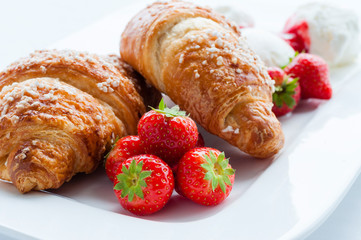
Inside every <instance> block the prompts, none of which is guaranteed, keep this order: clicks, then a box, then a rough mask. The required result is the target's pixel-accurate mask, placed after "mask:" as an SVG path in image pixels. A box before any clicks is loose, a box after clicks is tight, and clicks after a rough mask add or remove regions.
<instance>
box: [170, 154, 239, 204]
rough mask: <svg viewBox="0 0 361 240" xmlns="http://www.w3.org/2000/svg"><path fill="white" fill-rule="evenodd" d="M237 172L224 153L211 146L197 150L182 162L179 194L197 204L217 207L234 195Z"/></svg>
mask: <svg viewBox="0 0 361 240" xmlns="http://www.w3.org/2000/svg"><path fill="white" fill-rule="evenodd" d="M234 173H235V170H234V169H232V168H231V166H230V165H229V163H228V159H225V158H224V153H223V152H222V153H221V152H220V151H218V150H216V149H213V148H208V147H204V148H194V149H192V150H190V151H189V152H187V153H186V154H185V155H184V156H183V157H182V159H181V160H180V161H179V164H178V170H177V179H176V181H177V184H178V191H180V194H181V195H183V196H185V197H187V198H189V199H190V200H192V201H194V202H196V203H199V204H202V205H206V206H209V205H217V204H219V203H221V202H222V201H223V200H224V199H226V198H227V197H228V195H229V193H230V192H231V190H232V185H233V182H234Z"/></svg>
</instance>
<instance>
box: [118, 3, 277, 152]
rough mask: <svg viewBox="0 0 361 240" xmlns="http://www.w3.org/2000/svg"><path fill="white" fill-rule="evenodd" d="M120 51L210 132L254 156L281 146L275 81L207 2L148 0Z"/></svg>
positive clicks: (234, 29) (135, 18) (273, 150)
mask: <svg viewBox="0 0 361 240" xmlns="http://www.w3.org/2000/svg"><path fill="white" fill-rule="evenodd" d="M120 53H121V55H122V57H123V59H124V60H125V61H126V62H128V63H129V64H130V65H131V66H132V67H134V68H135V69H136V70H137V71H139V72H140V73H141V74H142V75H143V76H144V77H145V78H146V79H147V81H149V82H150V83H151V84H153V85H154V86H155V87H156V88H157V89H158V90H160V91H162V92H164V93H165V94H167V95H168V96H169V97H170V98H171V99H172V100H173V101H174V102H175V103H176V104H178V105H180V107H181V108H182V109H184V110H186V111H187V112H189V113H190V114H191V117H192V118H193V119H195V120H196V121H197V122H198V123H199V124H201V125H202V126H203V127H204V128H205V129H206V130H208V131H209V132H211V133H213V134H215V135H217V136H220V137H222V138H223V139H225V140H227V141H228V142H229V143H231V144H233V145H235V146H237V147H238V148H239V149H241V150H242V151H244V152H246V153H248V154H250V155H252V156H255V157H258V158H267V157H271V156H273V155H274V154H276V153H277V152H278V151H279V150H280V149H281V148H282V147H283V143H284V135H283V132H282V129H281V125H280V123H279V121H278V120H277V118H276V117H275V115H274V114H273V112H272V110H271V109H272V91H273V84H274V82H273V81H272V80H271V79H270V77H269V76H268V74H267V71H266V68H265V66H264V64H263V63H262V61H261V60H260V58H259V57H258V56H257V55H255V54H254V52H252V51H251V50H250V49H249V47H248V45H247V43H246V41H245V40H244V39H243V38H242V37H241V36H240V32H239V30H238V28H237V27H236V26H235V25H234V24H233V23H231V22H229V21H228V20H226V19H225V18H224V17H222V16H220V15H218V14H217V13H215V12H213V11H212V10H210V9H207V8H202V7H198V6H195V5H193V4H191V3H187V2H182V1H172V2H164V3H163V2H157V3H154V4H152V5H150V6H148V7H147V8H145V9H143V10H142V11H140V12H139V13H138V14H137V15H136V16H135V17H134V18H133V19H132V20H131V21H130V22H129V23H128V25H127V27H126V28H125V30H124V32H123V34H122V40H121V47H120Z"/></svg>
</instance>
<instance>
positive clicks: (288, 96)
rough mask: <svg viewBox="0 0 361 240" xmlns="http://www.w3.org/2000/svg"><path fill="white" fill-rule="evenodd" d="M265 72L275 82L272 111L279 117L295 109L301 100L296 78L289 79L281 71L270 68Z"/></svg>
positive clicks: (276, 68)
mask: <svg viewBox="0 0 361 240" xmlns="http://www.w3.org/2000/svg"><path fill="white" fill-rule="evenodd" d="M267 71H268V74H269V75H270V77H271V78H272V79H273V80H275V92H274V93H273V94H272V98H273V108H272V111H273V112H274V114H275V115H276V116H277V117H280V116H283V115H285V114H287V113H289V112H291V111H292V110H293V109H295V107H296V106H297V104H298V102H299V101H300V98H301V88H300V85H299V84H298V78H295V79H293V78H289V77H288V76H287V75H286V74H285V72H284V71H283V70H282V69H280V68H278V67H271V68H268V70H267Z"/></svg>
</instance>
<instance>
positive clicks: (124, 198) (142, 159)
mask: <svg viewBox="0 0 361 240" xmlns="http://www.w3.org/2000/svg"><path fill="white" fill-rule="evenodd" d="M116 174H117V175H116V176H117V177H116V179H115V181H114V193H115V195H116V196H117V198H118V201H119V203H120V204H121V205H122V207H123V208H124V209H126V210H128V211H129V212H131V213H134V214H136V215H149V214H152V213H155V212H157V211H159V210H160V209H162V208H163V207H164V206H165V204H166V203H167V202H168V200H169V199H170V197H171V195H172V192H173V189H174V178H173V173H172V170H171V169H170V167H169V166H168V165H167V164H166V163H165V162H163V161H162V160H161V159H160V158H158V157H156V156H154V155H150V154H143V155H138V156H135V157H131V158H129V159H127V160H125V161H124V162H123V163H122V164H121V165H120V166H119V168H118V170H117V173H116Z"/></svg>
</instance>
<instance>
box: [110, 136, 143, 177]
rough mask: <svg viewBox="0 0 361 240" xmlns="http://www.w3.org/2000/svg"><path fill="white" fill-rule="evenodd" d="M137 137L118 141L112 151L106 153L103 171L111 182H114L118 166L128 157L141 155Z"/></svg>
mask: <svg viewBox="0 0 361 240" xmlns="http://www.w3.org/2000/svg"><path fill="white" fill-rule="evenodd" d="M143 153H144V150H143V147H142V146H141V145H140V140H139V137H138V136H127V137H123V138H121V139H120V140H118V141H117V142H116V143H115V144H114V146H113V149H112V150H111V151H110V152H109V153H108V155H107V156H106V160H105V171H106V173H107V175H108V177H109V179H110V180H111V181H114V176H115V173H116V171H117V169H118V166H119V165H120V164H121V163H122V162H124V161H125V160H126V159H128V158H129V157H132V156H135V155H139V154H143Z"/></svg>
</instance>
